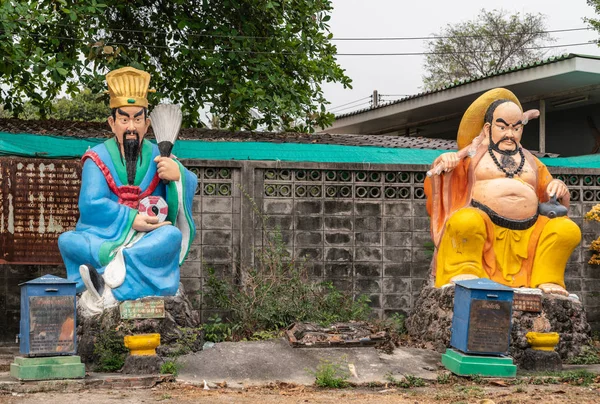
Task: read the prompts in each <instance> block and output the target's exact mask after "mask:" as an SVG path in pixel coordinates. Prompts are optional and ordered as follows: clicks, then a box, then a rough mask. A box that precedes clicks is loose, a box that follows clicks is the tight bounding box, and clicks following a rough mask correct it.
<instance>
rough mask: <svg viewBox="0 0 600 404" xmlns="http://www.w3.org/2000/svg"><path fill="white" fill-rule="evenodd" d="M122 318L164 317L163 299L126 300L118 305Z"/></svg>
mask: <svg viewBox="0 0 600 404" xmlns="http://www.w3.org/2000/svg"><path fill="white" fill-rule="evenodd" d="M119 310H120V312H121V318H122V319H134V318H164V317H165V300H164V299H148V300H126V301H124V302H123V303H121V305H120V306H119Z"/></svg>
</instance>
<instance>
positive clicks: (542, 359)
mask: <svg viewBox="0 0 600 404" xmlns="http://www.w3.org/2000/svg"><path fill="white" fill-rule="evenodd" d="M520 362H521V364H520V368H521V369H523V370H531V371H535V372H554V371H559V370H562V361H561V360H560V355H559V354H558V352H556V351H536V350H534V349H530V348H528V349H526V350H525V351H523V355H522V357H521V361H520Z"/></svg>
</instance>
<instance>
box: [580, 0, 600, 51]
mask: <svg viewBox="0 0 600 404" xmlns="http://www.w3.org/2000/svg"><path fill="white" fill-rule="evenodd" d="M587 4H588V6H590V7H594V10H595V11H596V14H600V0H587ZM583 21H585V22H587V23H588V24H590V25H591V27H592V28H593V29H595V30H596V31H598V32H600V20H599V19H598V18H587V17H585V18H584V19H583ZM599 45H600V44H599Z"/></svg>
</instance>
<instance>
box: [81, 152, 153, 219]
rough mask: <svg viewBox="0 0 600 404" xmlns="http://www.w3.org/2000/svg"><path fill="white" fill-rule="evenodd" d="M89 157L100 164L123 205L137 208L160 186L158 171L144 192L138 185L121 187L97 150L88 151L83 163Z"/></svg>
mask: <svg viewBox="0 0 600 404" xmlns="http://www.w3.org/2000/svg"><path fill="white" fill-rule="evenodd" d="M88 158H89V159H91V160H92V161H93V162H94V163H95V164H96V165H97V166H98V168H99V169H100V171H102V174H104V178H105V179H106V183H107V184H108V187H109V188H110V190H111V191H112V193H114V194H115V195H117V196H118V197H119V201H118V202H119V203H120V204H122V205H125V206H129V207H130V208H133V209H137V208H138V205H139V204H140V201H141V200H142V199H144V198H145V197H147V196H149V195H151V194H152V192H154V190H155V189H156V187H157V186H158V183H159V182H160V178H159V177H158V173H155V174H154V178H152V182H151V183H150V185H149V186H148V188H147V189H146V190H145V191H144V192H142V189H141V188H140V187H138V186H136V185H121V186H120V187H118V186H117V184H116V183H115V179H114V178H113V176H112V174H111V173H110V170H109V169H108V167H107V166H106V164H104V162H103V161H102V160H101V159H100V157H99V156H98V154H97V153H96V152H94V151H91V150H90V151H87V152H86V153H85V154H84V155H83V157H82V158H81V163H82V164H83V162H84V161H85V160H86V159H88Z"/></svg>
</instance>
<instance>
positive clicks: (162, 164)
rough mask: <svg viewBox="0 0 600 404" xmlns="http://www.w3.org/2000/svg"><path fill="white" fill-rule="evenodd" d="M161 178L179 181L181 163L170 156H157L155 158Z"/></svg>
mask: <svg viewBox="0 0 600 404" xmlns="http://www.w3.org/2000/svg"><path fill="white" fill-rule="evenodd" d="M154 161H155V162H156V168H157V170H156V171H157V172H158V177H159V178H160V179H161V180H167V181H179V176H180V174H179V165H178V164H177V163H176V162H175V160H173V159H172V158H170V157H161V156H156V158H155V159H154Z"/></svg>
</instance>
